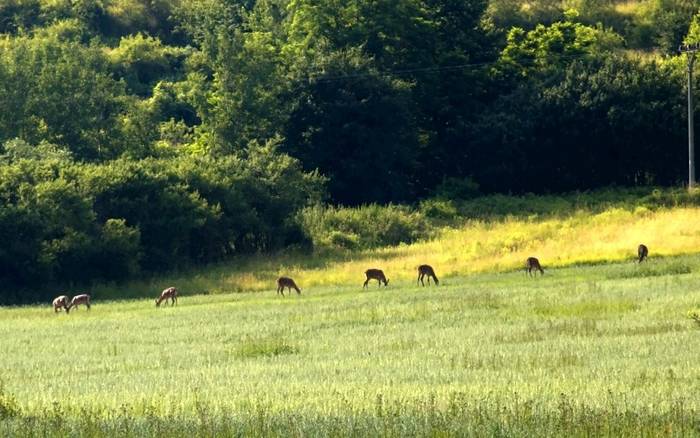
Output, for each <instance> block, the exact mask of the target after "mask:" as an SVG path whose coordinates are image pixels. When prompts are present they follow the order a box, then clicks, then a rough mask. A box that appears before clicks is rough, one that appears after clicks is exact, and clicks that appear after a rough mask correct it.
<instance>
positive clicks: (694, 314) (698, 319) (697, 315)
mask: <svg viewBox="0 0 700 438" xmlns="http://www.w3.org/2000/svg"><path fill="white" fill-rule="evenodd" d="M688 318H690V319H692V320H693V321H695V324H696V325H697V327H698V328H700V312H698V311H697V310H691V311H690V312H688Z"/></svg>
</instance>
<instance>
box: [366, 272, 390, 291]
mask: <svg viewBox="0 0 700 438" xmlns="http://www.w3.org/2000/svg"><path fill="white" fill-rule="evenodd" d="M365 275H366V276H367V279H366V280H365V284H364V286H363V288H365V287H367V283H369V281H370V280H377V281H378V282H379V285H378V286H379V287H381V286H382V283H384V287H386V286H387V285H388V284H389V280H387V279H386V277H385V276H384V271H382V270H381V269H368V270H366V271H365Z"/></svg>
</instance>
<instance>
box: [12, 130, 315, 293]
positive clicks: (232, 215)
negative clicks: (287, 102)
mask: <svg viewBox="0 0 700 438" xmlns="http://www.w3.org/2000/svg"><path fill="white" fill-rule="evenodd" d="M22 147H25V148H26V145H24V144H22V143H21V142H18V141H15V142H12V143H10V144H7V145H6V146H5V148H6V149H7V151H6V153H5V155H3V157H5V161H4V162H2V164H0V199H1V200H2V203H1V205H2V207H0V224H2V225H3V227H2V237H3V241H4V242H5V244H4V245H3V248H2V250H0V259H2V261H3V264H2V266H3V268H2V269H1V270H0V278H2V280H3V281H4V282H5V283H6V284H8V285H10V286H12V287H14V288H22V287H27V286H32V287H39V286H42V285H44V284H46V283H48V282H54V283H73V282H80V283H86V282H89V281H92V280H94V279H104V280H115V281H118V280H122V279H126V278H129V277H130V276H133V275H135V274H137V273H139V272H141V271H147V272H153V271H162V270H165V269H172V268H174V267H178V266H183V265H188V264H192V263H206V262H211V261H215V260H219V259H221V258H222V257H225V256H228V255H233V254H239V253H249V252H256V251H272V250H274V249H277V248H281V247H284V246H286V245H291V244H300V243H303V235H302V233H301V231H300V230H299V229H298V226H297V225H295V223H294V217H295V214H296V212H297V211H298V210H300V209H302V208H303V207H304V206H306V205H309V204H311V203H316V202H319V201H320V199H321V197H322V193H323V189H322V184H323V179H322V178H321V177H319V176H318V175H317V174H308V173H304V172H302V171H301V169H300V166H299V164H298V162H297V161H296V160H294V159H292V158H290V157H288V156H284V155H281V154H279V153H278V152H277V151H276V148H275V145H274V144H273V143H270V144H267V145H264V146H255V145H251V146H250V149H249V151H248V152H247V153H246V155H245V156H240V157H239V156H228V157H222V158H218V159H217V158H212V157H199V158H188V157H182V158H179V159H173V158H170V159H147V160H141V161H134V160H129V159H120V160H113V161H111V162H109V163H106V164H78V163H74V162H71V161H68V160H66V159H65V158H64V157H63V156H60V155H59V158H55V157H54V158H48V157H47V158H43V159H36V158H35V157H34V158H28V157H26V156H23V155H21V154H20V152H21V151H20V150H21V149H22ZM48 147H49V146H44V148H45V149H46V148H48ZM44 293H46V292H41V294H42V295H41V296H38V297H37V296H30V295H26V296H25V298H24V300H33V299H36V298H40V299H47V298H48V296H46V295H43V294H44ZM2 300H3V301H8V300H11V298H9V297H7V296H4V297H2Z"/></svg>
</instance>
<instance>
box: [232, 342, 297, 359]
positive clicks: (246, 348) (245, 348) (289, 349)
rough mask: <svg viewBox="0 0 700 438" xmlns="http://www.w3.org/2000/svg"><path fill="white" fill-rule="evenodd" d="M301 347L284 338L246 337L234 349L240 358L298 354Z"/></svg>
mask: <svg viewBox="0 0 700 438" xmlns="http://www.w3.org/2000/svg"><path fill="white" fill-rule="evenodd" d="M298 352H299V348H298V347H296V346H294V345H291V344H288V343H287V342H285V341H284V340H282V339H271V338H266V339H252V338H248V339H245V340H244V341H243V342H242V343H241V345H239V346H238V348H237V349H236V350H235V351H234V355H235V356H236V357H238V358H241V359H245V358H256V357H276V356H282V355H286V354H296V353H298Z"/></svg>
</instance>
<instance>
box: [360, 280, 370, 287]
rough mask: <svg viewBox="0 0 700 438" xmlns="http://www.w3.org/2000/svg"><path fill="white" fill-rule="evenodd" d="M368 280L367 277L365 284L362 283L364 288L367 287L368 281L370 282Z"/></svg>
mask: <svg viewBox="0 0 700 438" xmlns="http://www.w3.org/2000/svg"><path fill="white" fill-rule="evenodd" d="M368 282H369V278H367V280H365V284H364V285H362V288H363V289H365V288H367V283H368Z"/></svg>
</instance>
